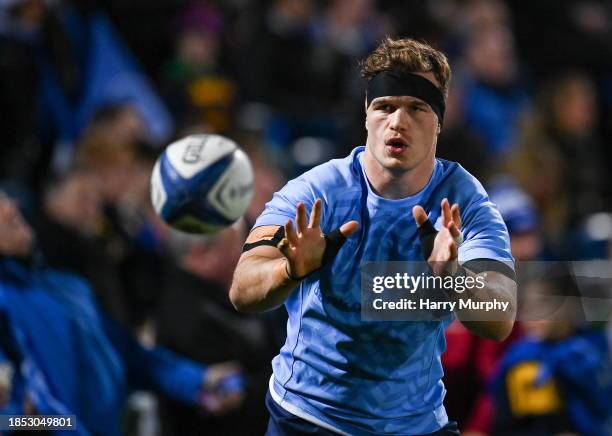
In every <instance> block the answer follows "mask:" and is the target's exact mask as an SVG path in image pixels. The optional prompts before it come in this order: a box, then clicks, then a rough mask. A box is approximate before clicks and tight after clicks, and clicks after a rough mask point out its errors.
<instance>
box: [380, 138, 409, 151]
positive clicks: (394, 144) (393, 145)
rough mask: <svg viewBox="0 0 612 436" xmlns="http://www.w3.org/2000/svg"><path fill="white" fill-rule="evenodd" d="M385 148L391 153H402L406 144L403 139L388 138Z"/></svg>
mask: <svg viewBox="0 0 612 436" xmlns="http://www.w3.org/2000/svg"><path fill="white" fill-rule="evenodd" d="M385 146H386V147H387V149H388V150H389V151H390V152H391V153H393V154H396V153H401V152H403V151H404V150H405V149H406V148H407V147H408V143H407V142H406V141H405V140H404V139H403V138H389V139H387V140H386V141H385Z"/></svg>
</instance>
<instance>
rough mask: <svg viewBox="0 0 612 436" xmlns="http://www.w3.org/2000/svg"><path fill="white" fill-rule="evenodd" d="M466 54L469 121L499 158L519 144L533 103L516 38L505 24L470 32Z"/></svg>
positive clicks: (465, 98)
mask: <svg viewBox="0 0 612 436" xmlns="http://www.w3.org/2000/svg"><path fill="white" fill-rule="evenodd" d="M464 52H465V53H464V55H465V59H466V66H467V71H466V75H465V77H462V80H463V81H464V83H463V84H462V87H463V93H462V98H463V102H462V103H463V107H464V108H465V109H464V110H465V121H466V124H467V125H468V127H469V128H470V129H471V130H472V131H474V132H475V133H477V134H478V135H479V136H480V138H481V139H482V140H483V141H484V143H485V145H486V147H487V150H488V152H489V153H491V154H492V155H493V156H495V157H497V158H498V159H499V158H501V157H503V156H504V155H505V154H506V153H508V152H509V151H510V149H511V148H512V147H513V146H515V145H516V143H517V141H518V132H519V130H518V128H519V122H520V120H521V117H522V116H524V115H525V111H526V110H527V109H528V104H529V96H528V94H527V92H526V90H525V84H524V83H523V82H524V78H523V76H522V73H523V72H522V71H521V66H520V64H519V59H518V54H517V53H516V51H515V46H514V35H513V34H512V31H511V30H510V29H509V28H507V27H505V26H503V25H498V26H489V27H483V28H480V27H476V28H474V29H470V31H469V33H468V36H467V42H466V46H465V48H464Z"/></svg>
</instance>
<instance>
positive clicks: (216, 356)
mask: <svg viewBox="0 0 612 436" xmlns="http://www.w3.org/2000/svg"><path fill="white" fill-rule="evenodd" d="M245 234H246V228H245V226H244V223H242V222H240V223H238V224H236V225H234V226H233V227H231V228H228V229H226V230H223V231H222V232H221V233H219V234H217V235H214V236H208V237H206V238H202V237H195V236H191V235H186V234H182V233H178V232H172V233H171V234H170V238H169V241H168V242H169V245H170V249H171V251H172V252H173V253H174V258H175V260H176V263H174V262H172V263H170V264H167V265H166V268H165V273H164V284H163V292H162V298H161V301H160V304H159V306H158V312H157V319H156V321H157V323H156V328H157V335H158V340H159V342H160V343H161V344H163V345H164V346H167V347H168V348H169V349H171V350H172V351H174V352H177V353H180V354H181V355H185V356H187V357H189V358H192V359H194V360H196V361H198V362H223V361H227V360H232V361H236V362H239V363H240V364H241V366H242V367H243V368H244V370H245V373H246V374H247V375H248V385H247V388H246V397H245V401H244V404H243V406H242V407H241V408H239V409H237V410H235V411H234V412H233V413H231V414H228V415H227V416H222V417H215V416H210V415H208V416H207V415H202V414H201V413H200V411H199V410H198V409H197V408H196V407H193V406H191V407H190V406H188V405H185V404H181V403H179V402H176V401H171V400H162V401H161V404H160V415H161V418H162V428H163V433H164V434H165V435H177V436H178V435H180V436H187V435H200V434H202V432H203V431H204V432H206V433H207V434H208V433H210V434H219V435H244V436H248V435H253V436H256V435H257V436H259V435H261V434H263V433H264V432H265V429H266V424H267V417H268V414H267V412H266V410H265V406H264V404H263V401H262V399H263V398H264V396H265V392H266V389H267V386H268V381H269V373H270V361H271V360H272V358H273V357H274V355H275V346H277V345H278V344H277V343H276V340H275V339H274V336H275V335H276V331H278V330H280V331H282V330H283V328H284V322H285V320H284V319H282V317H281V319H278V318H279V317H278V314H269V315H267V316H258V315H244V314H239V313H236V311H235V310H234V309H233V306H232V305H231V304H230V302H229V300H228V298H227V294H228V290H229V286H230V283H231V279H232V273H233V268H234V267H235V265H236V263H237V261H238V258H239V257H240V251H241V250H240V248H241V244H242V241H243V240H244V239H245ZM283 339H284V338H283Z"/></svg>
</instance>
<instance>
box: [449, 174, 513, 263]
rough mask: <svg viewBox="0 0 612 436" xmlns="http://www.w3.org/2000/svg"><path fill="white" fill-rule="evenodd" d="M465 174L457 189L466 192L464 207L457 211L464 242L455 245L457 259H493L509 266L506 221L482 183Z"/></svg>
mask: <svg viewBox="0 0 612 436" xmlns="http://www.w3.org/2000/svg"><path fill="white" fill-rule="evenodd" d="M463 171H465V170H463ZM465 175H466V178H467V179H464V180H463V181H462V183H461V188H462V190H463V191H464V193H466V198H464V204H465V203H467V206H465V205H463V208H464V209H463V210H462V211H461V219H462V226H461V227H462V231H463V237H464V242H463V244H462V245H461V246H460V247H459V261H460V262H461V263H463V262H467V261H469V260H473V259H495V260H499V261H502V262H504V263H509V264H510V265H509V266H512V267H513V266H514V259H513V258H512V254H511V251H510V237H509V236H508V229H507V228H506V223H504V220H503V219H502V216H501V214H500V213H499V210H497V206H495V204H493V203H492V202H491V200H489V196H488V195H487V193H486V191H485V189H484V188H483V187H482V185H481V184H480V183H479V182H478V181H477V180H476V179H475V178H474V177H473V176H471V175H470V174H469V173H467V172H465Z"/></svg>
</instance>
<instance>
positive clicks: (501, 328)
mask: <svg viewBox="0 0 612 436" xmlns="http://www.w3.org/2000/svg"><path fill="white" fill-rule="evenodd" d="M465 271H466V277H473V279H474V281H475V283H482V284H483V286H481V287H478V286H473V287H470V288H466V289H465V291H464V292H462V293H458V292H452V293H451V298H452V299H453V300H454V301H456V302H457V305H456V309H455V315H456V316H457V318H458V319H459V321H461V323H462V324H463V325H464V326H465V327H467V328H468V329H469V330H470V331H471V332H472V333H474V334H476V335H478V336H481V337H483V338H486V339H494V340H497V341H502V340H504V339H506V338H507V337H508V335H510V332H511V331H512V327H513V325H514V319H515V316H516V283H515V282H514V281H513V280H512V279H510V278H508V277H506V276H504V275H503V274H500V273H498V272H492V271H487V272H482V273H478V274H477V273H475V272H473V271H470V270H467V269H466V270H465ZM479 277H480V278H479ZM477 279H478V280H477ZM461 301H463V304H461ZM467 302H469V303H470V304H466V303H467ZM483 303H484V304H483ZM486 303H495V304H493V307H492V308H489V309H488V310H485V309H483V305H485V304H486ZM489 306H491V305H489Z"/></svg>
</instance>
